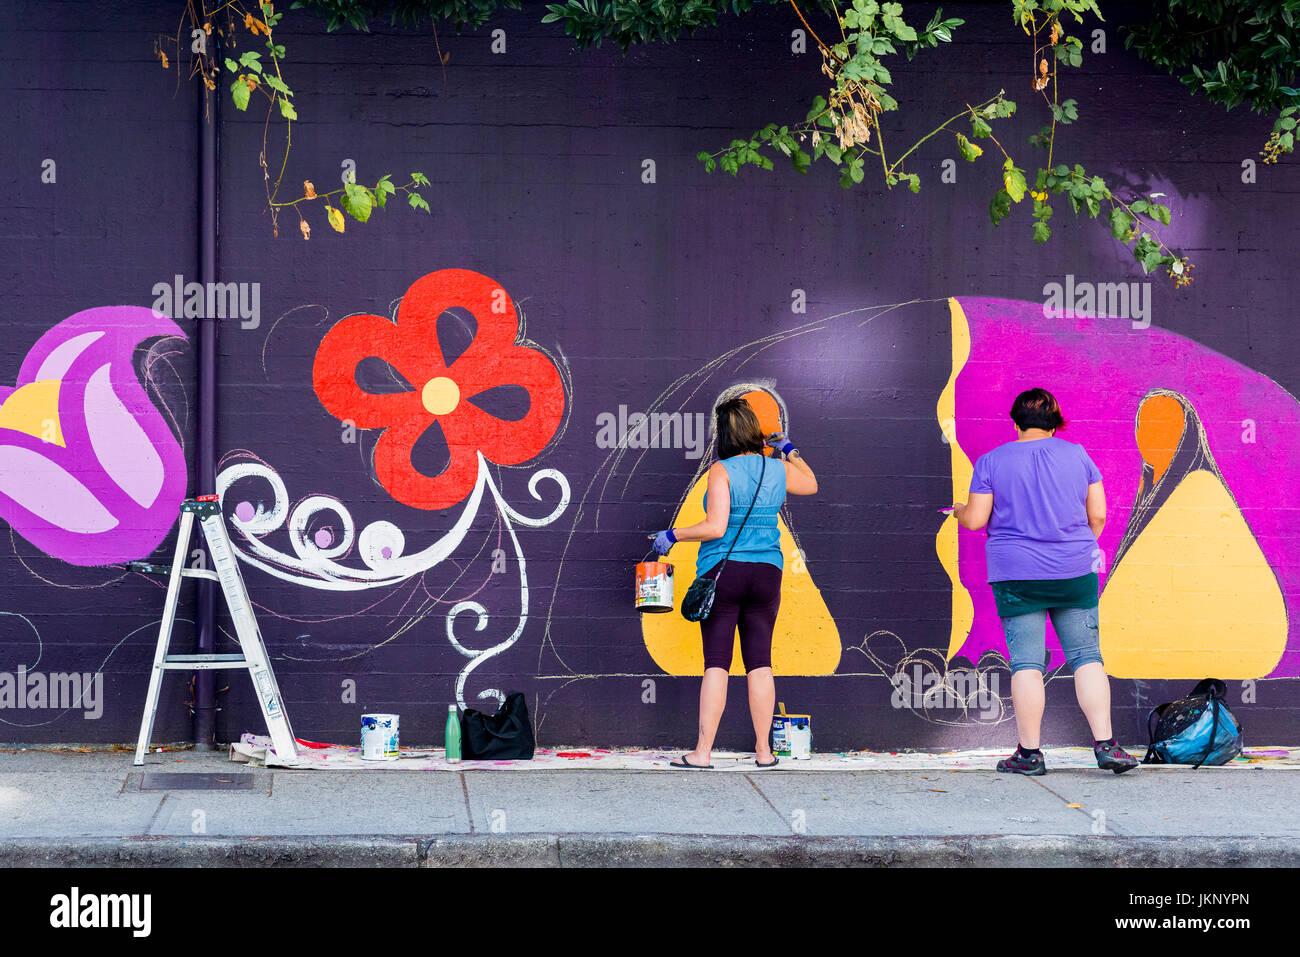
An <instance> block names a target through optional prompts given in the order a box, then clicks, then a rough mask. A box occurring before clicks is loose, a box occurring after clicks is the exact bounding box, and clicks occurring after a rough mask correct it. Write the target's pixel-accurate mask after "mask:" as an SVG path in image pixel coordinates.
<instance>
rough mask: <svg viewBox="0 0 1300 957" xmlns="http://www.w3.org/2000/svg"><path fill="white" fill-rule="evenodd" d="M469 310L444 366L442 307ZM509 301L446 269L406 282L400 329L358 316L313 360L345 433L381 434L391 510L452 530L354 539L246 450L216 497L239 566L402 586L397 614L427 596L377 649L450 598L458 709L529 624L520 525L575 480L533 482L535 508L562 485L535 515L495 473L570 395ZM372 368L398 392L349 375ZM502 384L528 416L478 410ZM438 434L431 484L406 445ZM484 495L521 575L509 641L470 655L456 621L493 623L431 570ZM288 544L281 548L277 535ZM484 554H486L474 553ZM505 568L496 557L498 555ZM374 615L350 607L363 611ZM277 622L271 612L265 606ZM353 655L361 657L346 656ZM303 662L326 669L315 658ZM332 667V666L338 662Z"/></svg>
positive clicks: (327, 585)
mask: <svg viewBox="0 0 1300 957" xmlns="http://www.w3.org/2000/svg"><path fill="white" fill-rule="evenodd" d="M452 308H459V309H465V310H467V311H468V312H469V314H470V315H471V316H472V317H473V319H474V320H475V322H476V330H475V335H474V338H473V341H472V342H471V343H470V345H469V347H468V348H467V349H466V350H465V351H464V352H463V353H462V354H460V355H459V356H457V357H456V358H455V359H454V360H452V361H447V359H446V358H445V357H444V355H443V354H442V349H441V346H440V344H439V338H438V331H437V323H438V318H439V317H440V316H441V315H443V313H444V312H446V311H447V310H449V309H452ZM518 323H519V316H518V314H517V312H516V307H515V304H514V302H513V301H512V300H511V298H510V296H509V295H508V294H507V293H506V291H505V290H504V289H503V288H501V286H500V285H499V284H498V283H496V282H494V281H493V280H492V279H489V278H488V277H487V276H483V275H481V274H479V273H475V272H471V271H469V270H464V269H445V270H440V271H438V272H433V273H430V274H428V275H426V276H424V277H422V278H420V279H419V280H417V281H416V282H415V283H414V284H412V286H411V288H410V289H409V290H408V291H407V294H406V295H405V296H404V297H403V298H402V299H401V302H400V304H399V306H398V309H397V315H396V319H395V321H390V320H388V319H385V318H383V317H381V316H372V315H354V316H349V317H347V318H345V319H342V320H340V321H339V322H337V323H336V324H334V325H333V326H332V327H331V328H330V329H329V331H328V332H327V333H326V334H325V336H324V337H323V339H322V340H321V343H320V346H319V347H318V348H317V350H316V356H315V360H314V364H313V370H312V385H313V388H314V389H315V392H316V395H317V397H318V398H319V399H320V402H321V404H322V405H323V406H324V407H325V409H326V410H328V411H329V412H330V413H331V414H332V415H334V416H336V417H337V418H338V419H339V420H340V424H341V426H342V427H343V428H344V429H353V430H355V429H362V430H366V429H377V430H382V432H381V434H380V436H379V439H378V441H377V442H376V444H375V446H374V450H373V457H372V462H371V468H372V470H373V477H374V479H375V480H376V481H377V482H378V483H379V485H380V486H382V487H383V489H384V490H385V491H386V492H388V494H389V495H391V496H392V498H393V499H394V500H396V501H397V502H398V503H400V504H402V505H405V506H410V507H411V508H417V509H423V510H448V511H450V510H458V511H457V512H456V513H455V514H454V515H451V516H449V517H448V518H447V520H446V521H447V522H448V523H449V527H448V528H447V530H446V531H445V532H443V533H442V535H441V536H440V537H438V538H437V539H436V540H435V541H433V542H431V543H429V544H427V545H424V546H423V547H420V548H416V549H411V548H409V547H408V541H407V539H408V536H409V537H412V538H414V537H415V536H416V535H417V534H418V533H416V532H412V531H404V530H403V529H402V528H401V527H400V526H399V525H398V524H397V523H396V522H393V521H389V520H387V519H381V520H376V521H372V522H369V523H366V524H365V525H364V526H362V527H361V528H359V529H358V523H357V521H356V520H355V519H354V518H353V516H352V512H351V510H350V509H349V508H348V506H347V505H345V504H344V502H343V501H342V500H341V499H340V498H338V497H336V496H333V495H328V494H322V493H314V494H311V495H308V496H306V497H304V498H302V499H300V500H299V501H297V502H296V503H295V504H291V499H290V495H289V493H288V489H287V487H286V485H285V482H284V480H283V478H282V477H281V476H280V475H279V473H278V472H277V471H276V470H275V469H274V468H272V467H271V466H270V465H269V464H267V463H266V462H265V461H263V460H262V459H261V458H259V457H258V456H256V455H255V454H254V453H252V452H250V451H240V452H235V453H231V454H229V455H227V456H226V457H225V458H224V459H223V460H222V463H221V466H222V467H221V471H220V473H219V474H218V476H217V493H218V494H219V495H220V496H221V500H222V504H223V506H224V507H225V508H226V509H227V520H228V521H229V523H230V525H231V527H232V528H233V529H234V531H235V532H236V535H235V536H234V542H235V545H236V549H237V552H238V554H239V557H240V558H241V559H242V560H244V561H245V562H247V563H248V564H249V565H252V566H253V567H256V568H258V569H261V570H262V571H264V572H266V573H267V574H269V575H272V576H274V577H276V578H279V579H281V580H282V581H287V582H291V583H293V584H295V585H299V586H304V587H307V588H313V589H321V590H325V591H364V590H371V589H392V588H393V587H394V586H401V585H403V584H406V583H410V587H409V588H407V589H405V590H404V592H403V597H402V603H401V606H402V608H403V609H405V608H406V607H407V606H408V605H409V603H410V602H411V601H412V600H414V599H415V598H416V597H417V595H419V594H420V593H421V592H424V594H425V597H426V598H428V599H429V600H428V601H427V602H422V603H420V604H419V605H418V606H417V610H416V611H415V612H414V613H411V614H409V615H407V616H402V615H401V614H400V613H399V616H398V617H405V618H406V620H405V621H404V622H403V623H402V624H401V625H399V626H397V627H396V628H395V629H394V631H393V633H392V634H391V635H387V636H378V637H376V638H375V639H374V640H373V641H369V645H370V647H371V648H372V649H373V648H376V647H379V646H382V645H385V644H388V643H389V642H390V641H392V640H394V639H396V638H397V637H399V636H401V635H402V634H406V633H408V632H409V631H410V630H411V628H412V627H413V626H414V625H416V624H417V623H419V622H421V621H423V620H424V619H425V618H426V617H428V616H429V615H430V614H431V613H432V611H433V610H434V609H435V608H436V606H438V605H440V604H444V603H446V601H447V596H448V595H449V594H452V593H453V592H456V591H463V592H465V597H463V598H461V599H459V600H453V601H452V603H451V605H450V608H449V609H448V610H447V611H446V614H445V617H444V626H445V633H446V638H447V641H448V643H449V644H450V645H451V647H452V648H453V649H455V651H456V652H458V653H459V654H460V655H462V656H464V657H465V658H467V659H468V661H467V662H466V663H465V664H464V666H463V667H461V668H460V669H459V672H458V674H457V677H456V684H455V696H456V701H457V702H458V703H460V704H461V705H462V706H464V704H465V698H464V695H465V687H466V682H467V680H468V678H469V676H470V675H471V673H472V672H473V671H474V670H475V669H476V668H479V667H480V666H482V665H483V664H484V663H485V662H487V661H488V660H490V659H492V658H494V657H496V656H498V655H501V654H503V653H504V652H506V651H507V650H509V649H510V648H511V647H513V646H514V645H515V643H516V642H517V641H518V640H519V638H520V636H521V635H522V634H523V631H524V628H525V627H526V625H527V623H528V619H529V587H528V568H527V562H526V559H525V556H524V552H523V548H522V546H521V545H520V543H519V538H518V536H517V534H516V532H515V525H516V524H518V525H524V526H528V527H533V528H539V527H543V526H546V525H549V524H551V523H552V522H554V521H555V520H556V519H557V518H559V516H560V515H561V514H563V513H564V511H565V509H566V508H567V507H568V504H569V494H570V493H569V484H568V480H567V479H566V478H565V476H564V475H563V473H561V472H559V471H558V470H556V469H549V468H547V469H540V470H538V471H536V472H534V473H533V475H532V476H531V477H530V479H529V481H528V492H529V494H530V495H531V496H532V497H533V498H534V499H535V500H538V501H541V499H542V493H541V492H540V491H539V486H540V484H541V483H542V482H543V481H547V482H550V483H553V484H554V485H555V486H556V488H557V489H558V492H559V495H558V501H557V503H556V505H555V507H554V508H553V509H552V510H551V511H550V512H549V513H548V514H546V515H544V516H542V517H540V518H533V517H530V516H527V515H525V514H523V513H521V512H520V511H518V510H517V509H515V508H514V507H513V506H511V505H510V504H509V503H508V502H507V501H506V499H505V498H504V496H503V495H502V493H501V490H500V479H499V478H498V479H494V478H493V472H492V464H493V463H496V464H499V465H518V464H520V463H523V462H526V461H528V460H530V459H532V458H534V457H536V456H537V455H538V454H539V453H541V452H542V451H543V450H544V449H545V448H546V447H547V446H548V445H550V444H551V442H552V441H553V440H554V439H555V438H556V436H557V435H558V434H559V433H560V431H561V426H562V424H563V420H564V415H565V405H566V388H565V385H564V380H563V377H562V375H561V373H560V371H559V369H558V368H557V367H556V365H555V364H554V363H553V361H552V360H551V359H550V357H549V356H547V355H546V354H545V353H544V352H542V351H541V350H540V347H538V346H536V345H535V344H533V343H529V342H527V340H526V339H523V338H522V336H521V335H520V330H519V326H518ZM371 358H378V359H381V360H383V361H384V362H386V363H387V364H388V366H389V367H390V368H391V369H392V370H393V371H394V373H395V374H396V376H398V377H400V379H399V384H400V385H401V386H403V388H401V389H400V390H399V391H396V392H390V393H375V392H370V391H367V390H366V389H363V388H362V386H361V385H360V384H359V382H358V379H357V371H358V368H359V366H360V365H361V363H362V362H364V361H366V360H368V359H371ZM501 386H513V387H515V388H518V389H521V390H522V391H523V392H524V394H525V395H526V397H527V402H528V407H527V409H526V411H524V412H523V413H522V414H521V415H520V416H519V417H518V418H516V419H513V420H509V419H503V418H500V417H498V416H496V415H494V414H492V413H490V412H487V411H485V410H484V409H483V408H480V407H479V405H477V404H476V402H483V401H486V400H484V399H483V398H482V396H483V395H484V394H486V393H489V392H490V391H491V390H493V389H496V388H499V387H501ZM433 429H438V430H440V431H441V435H442V437H443V438H444V439H445V443H446V447H447V450H448V456H447V463H446V465H445V467H444V469H443V470H442V471H441V472H440V473H438V474H436V475H427V474H425V473H423V472H421V471H420V470H419V469H418V468H416V466H415V465H414V464H413V462H412V449H413V448H414V446H415V444H416V442H417V441H419V440H420V438H421V436H422V435H423V434H424V433H425V432H427V431H429V430H433ZM485 497H488V498H489V499H490V502H491V505H492V507H493V508H494V509H495V512H496V518H497V520H498V541H497V543H496V544H497V546H498V550H499V546H500V545H501V540H500V537H499V532H500V530H501V529H504V532H505V534H506V536H507V537H508V538H509V540H510V544H511V546H512V549H513V553H514V564H515V566H516V567H517V569H518V579H519V614H518V618H517V622H516V625H515V627H514V629H513V630H512V631H511V633H510V634H508V635H507V636H505V637H504V638H503V639H502V640H500V641H497V642H495V643H493V644H491V645H489V646H488V647H485V648H478V649H474V648H470V647H468V645H467V644H466V643H465V642H464V641H462V639H461V638H459V637H457V634H456V625H457V623H458V622H459V621H462V620H465V619H464V617H463V616H465V615H467V614H468V615H470V616H471V617H470V619H469V620H472V621H473V622H474V630H475V631H477V632H481V631H483V630H484V629H485V628H486V627H487V624H488V620H489V613H488V610H487V609H486V608H485V607H484V606H483V605H482V604H481V603H480V602H479V601H477V600H475V598H474V597H473V595H474V594H476V593H477V592H478V591H480V590H481V589H482V587H483V585H482V584H480V585H479V587H478V588H476V589H473V590H469V589H466V588H465V586H464V585H463V584H462V583H461V575H460V574H457V575H456V576H455V578H454V579H453V580H452V581H451V582H450V583H449V584H448V585H447V586H446V588H443V589H440V590H439V591H440V594H438V595H437V597H433V596H432V594H430V593H429V592H428V591H427V588H426V586H427V584H428V583H427V582H426V580H425V577H424V576H425V573H427V572H431V571H433V570H434V569H436V568H438V566H440V565H441V564H442V563H443V562H444V561H446V560H448V559H450V558H452V556H454V555H456V553H457V552H458V550H459V549H461V546H462V545H463V543H465V542H466V540H467V538H468V537H469V536H470V533H471V530H472V528H473V525H474V522H475V518H476V517H477V516H478V515H479V513H480V511H481V509H482V506H483V504H484V499H485ZM277 535H281V536H284V537H287V539H288V550H285V548H284V547H283V546H281V547H277V546H276V545H275V544H274V543H273V539H274V538H275V537H276V536H277ZM481 551H482V546H481V545H480V546H479V548H478V549H477V552H481ZM502 557H503V558H504V553H502ZM372 607H373V606H365V607H362V608H359V609H356V610H354V612H353V614H361V613H364V612H367V611H370V610H371V608H372ZM264 610H267V611H270V612H271V613H272V614H278V613H277V612H275V610H274V609H272V608H264ZM351 657H356V655H355V654H354V655H352V656H351ZM311 660H318V661H319V660H331V659H329V658H328V657H317V658H313V659H311ZM336 660H338V659H336ZM478 697H479V698H497V699H498V700H500V701H504V700H505V692H503V691H502V690H501V689H499V688H487V689H485V690H483V691H481V692H480V693H479V694H478Z"/></svg>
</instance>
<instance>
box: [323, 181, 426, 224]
mask: <svg viewBox="0 0 1300 957" xmlns="http://www.w3.org/2000/svg"><path fill="white" fill-rule="evenodd" d="M412 195H414V194H412ZM339 205H340V206H342V207H343V211H344V212H345V213H347V214H348V215H349V216H351V217H352V218H353V219H355V220H357V221H358V222H362V223H364V222H366V221H367V220H368V219H370V209H371V200H370V191H369V190H367V189H366V188H365V187H364V186H358V185H357V184H356V183H344V184H343V197H342V199H340V201H339Z"/></svg>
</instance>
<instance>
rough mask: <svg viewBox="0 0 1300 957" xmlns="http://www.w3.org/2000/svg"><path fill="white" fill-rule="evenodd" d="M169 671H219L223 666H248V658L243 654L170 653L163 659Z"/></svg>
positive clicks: (163, 663)
mask: <svg viewBox="0 0 1300 957" xmlns="http://www.w3.org/2000/svg"><path fill="white" fill-rule="evenodd" d="M162 667H163V668H165V669H167V670H168V671H183V670H194V669H198V670H200V671H218V670H220V669H222V668H246V667H248V659H247V658H245V657H244V656H243V655H242V654H241V655H168V656H167V657H166V658H164V659H163V661H162Z"/></svg>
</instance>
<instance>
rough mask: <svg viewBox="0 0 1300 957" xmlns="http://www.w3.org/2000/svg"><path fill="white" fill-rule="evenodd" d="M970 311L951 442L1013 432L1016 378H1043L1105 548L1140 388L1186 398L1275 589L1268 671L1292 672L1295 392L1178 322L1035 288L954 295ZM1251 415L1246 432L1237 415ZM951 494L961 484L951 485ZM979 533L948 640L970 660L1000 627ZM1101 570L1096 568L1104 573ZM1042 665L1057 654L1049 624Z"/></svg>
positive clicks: (977, 451) (1029, 383) (1131, 471)
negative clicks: (990, 295)
mask: <svg viewBox="0 0 1300 957" xmlns="http://www.w3.org/2000/svg"><path fill="white" fill-rule="evenodd" d="M958 301H959V302H960V303H961V306H962V309H963V311H964V312H965V313H966V319H967V322H968V323H969V325H970V336H971V352H970V358H969V360H967V362H966V365H965V366H964V367H963V368H962V370H961V372H960V373H959V374H958V376H957V383H956V393H957V394H956V418H957V434H958V436H959V439H958V441H959V442H960V444H961V448H962V449H963V450H964V451H965V453H966V454H967V455H968V456H969V457H970V460H971V462H974V461H975V459H976V458H978V457H979V456H980V455H982V454H983V453H985V452H987V451H989V449H992V448H994V447H995V446H997V445H1001V444H1002V443H1004V442H1008V441H1010V440H1011V439H1012V438H1014V427H1013V425H1012V423H1011V419H1010V417H1009V416H1008V414H1007V413H1008V411H1009V410H1010V408H1011V403H1012V401H1013V400H1014V399H1015V397H1016V395H1017V394H1018V393H1019V392H1022V391H1023V390H1025V389H1029V388H1033V387H1035V386H1041V387H1043V388H1045V389H1048V390H1050V391H1051V392H1053V393H1054V394H1055V395H1056V397H1057V399H1059V400H1060V402H1061V407H1062V409H1063V411H1064V412H1065V417H1066V419H1067V420H1068V421H1069V423H1070V424H1069V427H1068V428H1067V429H1066V430H1065V431H1064V432H1062V433H1061V437H1062V438H1064V439H1068V440H1069V441H1071V442H1078V443H1080V444H1081V445H1082V446H1083V447H1084V448H1085V449H1087V450H1088V454H1089V455H1090V456H1091V457H1092V460H1093V461H1094V462H1096V463H1097V467H1098V468H1099V469H1101V472H1102V476H1103V478H1104V481H1105V483H1106V504H1107V513H1108V514H1107V520H1106V528H1105V530H1104V531H1103V532H1102V535H1101V539H1100V542H1099V543H1100V545H1101V548H1102V551H1103V552H1104V553H1105V556H1106V559H1107V562H1109V561H1110V560H1111V559H1112V558H1113V557H1114V555H1115V550H1116V548H1117V546H1118V545H1119V542H1120V539H1121V538H1122V536H1123V534H1124V529H1125V528H1126V526H1127V525H1128V520H1129V515H1130V514H1131V512H1132V510H1133V503H1134V499H1135V497H1136V495H1137V489H1138V482H1139V480H1140V478H1141V475H1142V457H1141V455H1140V454H1139V453H1138V449H1137V442H1136V439H1135V438H1134V434H1133V430H1134V422H1135V419H1136V416H1137V409H1138V406H1139V404H1140V403H1141V401H1142V398H1143V397H1144V396H1145V395H1146V394H1147V393H1148V392H1149V391H1151V390H1152V389H1170V390H1172V391H1175V392H1178V393H1179V394H1181V395H1183V396H1184V397H1186V398H1187V400H1188V401H1189V402H1191V404H1192V406H1193V407H1194V408H1195V409H1196V411H1197V413H1198V415H1199V416H1200V419H1201V422H1202V424H1203V426H1204V428H1205V434H1206V438H1207V440H1208V443H1209V446H1210V449H1211V450H1212V452H1213V453H1214V459H1215V462H1216V463H1217V464H1218V467H1219V471H1220V472H1221V473H1222V475H1223V478H1224V481H1225V482H1226V483H1227V486H1228V489H1229V491H1230V492H1231V493H1232V495H1233V497H1234V498H1235V499H1236V501H1237V503H1238V505H1239V506H1240V507H1241V513H1242V516H1243V517H1244V518H1245V520H1246V524H1247V525H1248V526H1249V527H1250V529H1251V531H1252V532H1253V533H1254V535H1255V540H1256V541H1257V542H1258V543H1259V546H1260V549H1261V550H1262V551H1263V553H1264V557H1265V558H1266V559H1267V560H1268V563H1269V565H1270V566H1271V567H1272V569H1273V573H1274V575H1276V576H1277V580H1278V584H1279V586H1280V587H1281V590H1282V595H1283V598H1284V600H1285V602H1286V612H1287V621H1288V623H1289V632H1288V636H1287V647H1286V650H1285V652H1284V653H1283V655H1282V658H1281V660H1280V661H1279V662H1278V665H1277V667H1276V668H1275V669H1274V670H1273V671H1272V672H1271V673H1270V674H1269V675H1267V676H1262V677H1270V678H1294V677H1300V630H1298V626H1297V620H1298V619H1300V562H1297V560H1296V555H1295V541H1296V539H1295V531H1294V529H1295V526H1296V516H1297V514H1298V513H1297V509H1298V508H1300V449H1298V448H1297V445H1296V442H1295V436H1296V435H1300V402H1297V401H1296V399H1295V397H1294V396H1292V395H1291V394H1290V393H1289V392H1287V391H1286V390H1285V389H1283V388H1282V387H1281V386H1279V385H1278V384H1277V383H1276V382H1274V381H1273V380H1272V379H1269V378H1268V377H1266V376H1263V375H1260V374H1259V373H1258V372H1255V371H1254V370H1252V369H1249V368H1247V367H1246V366H1243V365H1242V364H1241V363H1239V362H1236V361H1234V360H1232V359H1229V358H1227V357H1226V356H1223V355H1220V354H1219V353H1217V352H1215V351H1214V350H1212V349H1208V348H1206V347H1205V346H1202V345H1200V344H1199V343H1196V342H1193V341H1191V340H1190V339H1186V338H1184V337H1182V336H1180V335H1177V334H1176V333H1173V332H1169V331H1167V330H1164V329H1158V328H1156V327H1154V326H1152V327H1149V328H1146V329H1135V328H1133V324H1132V322H1131V321H1130V320H1127V319H1112V318H1107V317H1102V318H1095V319H1085V318H1050V319H1049V318H1044V316H1043V306H1042V304H1041V303H1036V302H1020V301H1016V300H1008V299H986V298H966V297H958ZM1246 419H1251V420H1253V421H1254V422H1255V441H1254V443H1249V442H1243V441H1242V433H1243V425H1242V422H1243V421H1244V420H1246ZM958 497H959V498H961V497H962V496H960V495H959V496H958ZM984 542H985V535H984V533H983V532H982V531H981V532H971V531H967V530H966V529H961V530H960V532H959V534H958V546H957V551H958V561H959V565H960V571H961V578H962V582H963V584H965V585H966V587H967V589H968V590H969V591H970V594H971V599H972V600H973V602H974V605H975V621H974V625H973V626H972V628H971V633H970V635H969V636H968V637H967V639H966V642H965V643H964V644H963V645H962V647H961V649H960V650H959V651H958V654H959V655H963V656H965V657H967V658H969V659H970V660H972V661H978V660H979V657H980V655H982V654H983V653H984V652H985V651H988V650H993V651H996V652H998V653H999V654H1002V655H1004V656H1005V655H1006V641H1005V639H1004V638H1003V635H1002V626H1001V622H1000V621H999V620H998V617H997V611H996V608H995V606H994V603H993V593H992V591H991V589H990V588H989V586H988V584H987V582H986V575H987V567H986V565H985V562H984ZM1103 584H1104V579H1103ZM1048 634H1049V647H1050V648H1051V662H1050V664H1051V666H1052V667H1056V666H1057V665H1059V664H1061V663H1063V661H1064V658H1063V656H1062V655H1061V650H1060V645H1059V643H1058V642H1057V641H1056V639H1055V636H1054V635H1053V634H1052V633H1051V631H1050V626H1049V632H1048Z"/></svg>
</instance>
